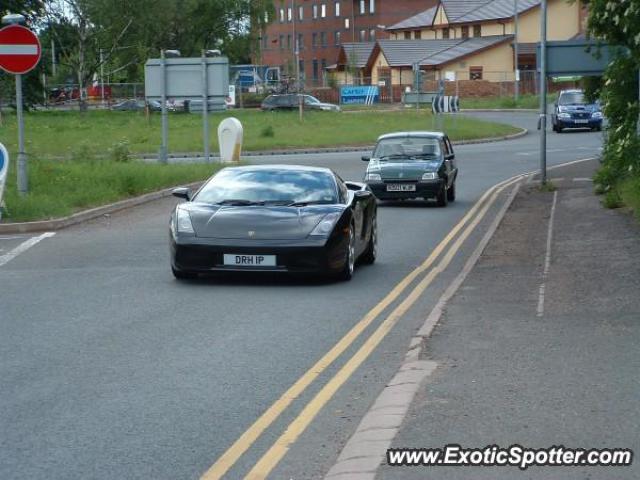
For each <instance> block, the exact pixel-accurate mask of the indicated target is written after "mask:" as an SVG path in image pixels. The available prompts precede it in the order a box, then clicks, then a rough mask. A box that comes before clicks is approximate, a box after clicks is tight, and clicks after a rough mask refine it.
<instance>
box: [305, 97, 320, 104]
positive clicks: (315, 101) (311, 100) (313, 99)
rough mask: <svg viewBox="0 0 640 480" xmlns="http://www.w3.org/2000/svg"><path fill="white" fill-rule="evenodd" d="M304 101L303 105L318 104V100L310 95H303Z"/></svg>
mask: <svg viewBox="0 0 640 480" xmlns="http://www.w3.org/2000/svg"><path fill="white" fill-rule="evenodd" d="M304 101H305V103H320V100H318V99H317V98H316V97H312V96H311V95H305V96H304Z"/></svg>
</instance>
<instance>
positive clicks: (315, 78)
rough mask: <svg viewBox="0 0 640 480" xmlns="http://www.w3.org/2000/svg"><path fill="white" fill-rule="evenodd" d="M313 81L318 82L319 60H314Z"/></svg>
mask: <svg viewBox="0 0 640 480" xmlns="http://www.w3.org/2000/svg"><path fill="white" fill-rule="evenodd" d="M313 79H314V80H318V60H313Z"/></svg>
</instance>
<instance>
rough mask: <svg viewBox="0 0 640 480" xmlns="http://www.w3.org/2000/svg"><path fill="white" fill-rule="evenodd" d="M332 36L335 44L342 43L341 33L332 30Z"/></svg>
mask: <svg viewBox="0 0 640 480" xmlns="http://www.w3.org/2000/svg"><path fill="white" fill-rule="evenodd" d="M333 38H334V39H335V44H336V45H340V44H341V43H342V33H341V32H334V35H333Z"/></svg>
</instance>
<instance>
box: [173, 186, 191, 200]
mask: <svg viewBox="0 0 640 480" xmlns="http://www.w3.org/2000/svg"><path fill="white" fill-rule="evenodd" d="M171 195H173V196H174V197H178V198H184V199H185V200H187V201H189V200H191V190H190V189H188V188H187V187H180V188H174V189H173V191H172V192H171Z"/></svg>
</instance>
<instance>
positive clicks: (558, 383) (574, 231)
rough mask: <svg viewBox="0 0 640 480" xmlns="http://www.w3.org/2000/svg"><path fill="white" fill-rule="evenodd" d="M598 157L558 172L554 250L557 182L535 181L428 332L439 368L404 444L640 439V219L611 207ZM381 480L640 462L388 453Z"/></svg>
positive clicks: (399, 438) (544, 473) (524, 474)
mask: <svg viewBox="0 0 640 480" xmlns="http://www.w3.org/2000/svg"><path fill="white" fill-rule="evenodd" d="M596 165H597V163H596V162H587V163H580V164H576V165H572V166H570V167H566V168H562V169H557V170H554V171H553V173H552V175H551V179H552V182H553V183H554V185H556V186H557V187H558V189H557V192H556V194H555V195H557V198H556V201H555V209H554V210H555V211H554V216H553V217H554V218H553V223H552V233H551V242H550V249H548V245H547V241H548V234H549V228H548V225H549V222H550V217H551V211H552V206H553V205H554V193H552V192H540V191H539V190H538V189H537V187H536V186H533V185H528V186H525V187H524V188H523V189H522V190H521V192H520V193H519V194H518V196H517V197H516V199H515V201H514V203H513V205H512V207H511V208H510V210H509V211H508V213H507V214H506V216H505V218H504V220H503V221H502V224H501V226H500V228H499V229H498V231H497V233H496V234H495V236H494V237H493V239H492V241H491V242H490V243H489V245H488V247H487V249H486V250H485V252H484V253H483V255H482V256H481V257H480V260H479V262H478V264H477V265H476V267H475V268H474V269H473V271H472V272H471V274H470V275H469V277H468V278H467V280H466V281H465V282H464V283H463V284H462V286H461V288H460V289H459V291H458V293H457V294H456V295H455V296H454V297H453V298H452V299H451V301H450V302H449V303H448V305H447V306H446V309H445V311H444V314H443V316H442V318H441V319H440V322H439V323H438V324H437V326H436V328H435V331H434V333H432V335H431V336H430V338H428V340H426V343H425V345H424V347H423V350H422V353H421V356H420V359H421V360H423V361H429V362H432V363H433V364H435V365H436V367H435V369H434V371H433V373H432V374H431V375H430V376H428V378H427V379H426V381H425V382H424V383H423V384H422V385H421V386H420V388H419V389H418V391H417V393H416V396H415V399H414V401H413V403H412V405H411V407H410V408H409V410H408V412H407V415H406V417H405V420H404V423H403V425H402V427H401V429H400V431H399V433H398V434H397V435H396V436H395V438H394V439H393V440H392V442H390V443H391V446H392V448H442V447H444V446H445V445H447V444H460V445H462V446H463V447H474V448H484V447H485V446H488V445H494V444H495V445H498V446H502V447H508V446H510V445H514V444H519V445H522V446H526V447H533V448H543V447H551V446H553V445H563V446H565V447H568V448H585V449H587V448H598V449H602V448H628V449H631V450H633V451H634V452H638V451H640V437H639V436H638V431H640V420H639V419H640V403H639V402H638V398H640V381H639V378H640V377H639V376H638V371H639V370H640V355H639V354H638V345H639V344H640V277H639V276H638V272H640V242H638V239H639V238H640V226H639V225H638V223H637V222H636V221H635V220H634V219H633V218H632V217H631V215H630V214H628V213H625V212H621V211H612V210H606V209H604V208H603V207H602V206H601V205H600V203H599V198H598V197H596V196H595V195H594V194H593V186H592V184H591V182H590V181H589V179H590V178H591V176H592V175H593V173H594V171H595V168H596ZM547 255H548V256H549V266H548V269H547V272H546V275H545V261H546V258H547ZM350 478H367V477H365V476H362V477H357V476H351V477H350ZM369 478H373V476H371V477H369ZM375 478H376V479H424V478H429V479H443V480H444V479H447V480H449V479H467V478H469V479H471V478H473V479H491V480H498V479H519V478H523V479H524V478H526V479H557V478H562V479H614V478H615V479H637V478H640V466H639V465H638V463H637V462H635V465H633V466H631V467H584V466H577V467H531V468H529V469H528V470H526V471H520V470H518V469H517V468H516V467H464V468H461V467H451V466H431V467H426V466H420V467H417V466H414V467H409V466H403V467H399V466H389V465H386V462H383V465H382V467H381V468H380V469H379V470H378V472H377V475H375Z"/></svg>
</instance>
